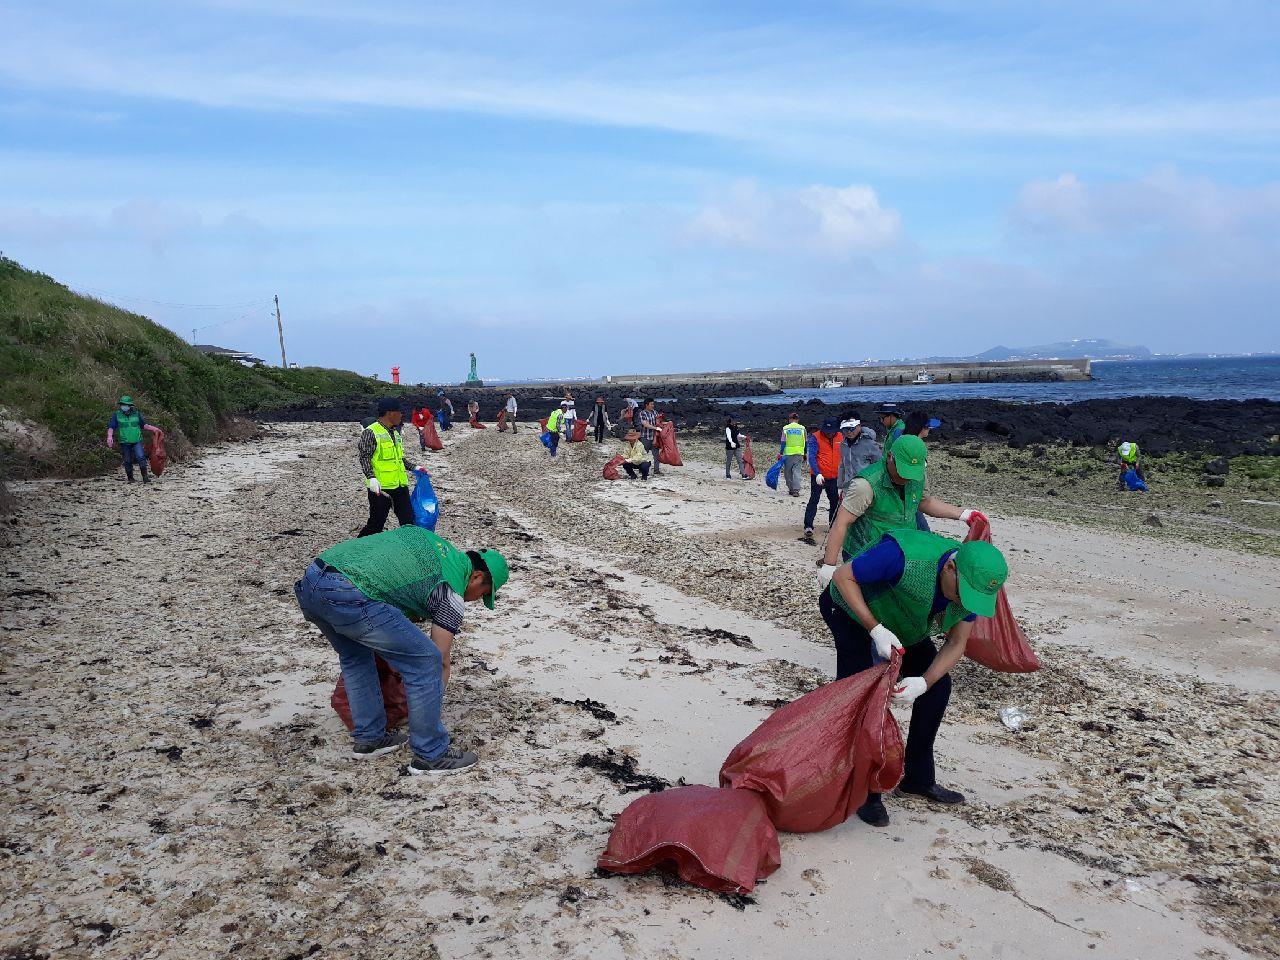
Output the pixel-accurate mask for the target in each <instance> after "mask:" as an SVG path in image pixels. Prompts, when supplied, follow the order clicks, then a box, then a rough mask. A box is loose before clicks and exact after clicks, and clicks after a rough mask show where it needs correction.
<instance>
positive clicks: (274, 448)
mask: <svg viewBox="0 0 1280 960" xmlns="http://www.w3.org/2000/svg"><path fill="white" fill-rule="evenodd" d="M357 430H358V427H357V426H355V425H353V424H349V423H342V424H337V423H328V424H326V423H315V424H305V425H281V426H275V427H272V428H270V429H269V430H268V431H267V432H266V434H265V435H264V436H263V437H262V438H261V439H259V440H256V441H250V442H245V443H236V444H228V445H224V446H221V447H215V448H210V449H208V450H206V451H204V452H203V455H202V456H201V458H200V459H199V460H198V461H197V462H196V463H191V464H185V465H178V466H175V467H174V468H172V470H171V471H170V472H169V473H167V474H166V475H165V476H164V477H163V478H161V479H160V481H159V482H158V483H157V484H155V485H154V486H153V487H152V488H150V489H142V488H141V487H139V486H134V487H127V486H126V485H124V484H123V483H121V482H119V481H118V480H117V479H115V478H99V479H93V480H78V481H42V482H38V483H26V484H18V485H17V489H16V490H15V493H16V494H17V495H18V498H19V513H18V524H17V525H16V526H14V527H9V528H8V535H9V536H10V537H12V538H14V539H13V540H12V541H11V542H10V543H9V544H7V545H6V547H5V550H4V554H5V560H4V574H5V578H4V580H3V583H4V587H5V590H6V596H5V599H4V612H3V621H2V623H0V626H2V627H3V660H2V661H0V666H2V673H0V696H3V698H4V699H3V701H0V702H3V703H4V710H3V724H4V730H3V732H4V739H3V743H4V746H3V753H4V772H5V776H6V780H7V784H8V789H7V790H6V791H5V793H4V794H3V797H2V798H0V811H2V812H3V824H4V825H3V827H2V828H0V830H2V832H3V833H2V837H3V838H2V839H0V858H3V860H2V862H3V865H4V869H3V871H0V893H2V894H3V903H2V905H0V929H2V931H3V932H2V933H0V950H8V951H10V952H11V954H12V955H14V956H19V955H24V954H23V953H22V951H26V954H25V955H31V956H38V955H40V954H42V953H43V954H47V955H49V956H56V957H138V956H148V957H189V956H205V955H213V956H222V955H229V956H235V957H276V958H279V957H307V956H323V957H328V956H333V957H346V956H354V957H402V956H403V957H431V956H439V957H445V958H455V957H470V956H477V957H483V956H499V957H500V956H530V957H542V956H550V955H557V956H565V957H703V956H705V957H723V956H725V955H726V954H732V955H738V956H749V957H776V956H778V955H780V954H784V953H797V954H800V955H805V956H812V957H833V958H835V957H841V958H847V957H849V956H855V955H876V956H882V957H890V958H897V957H903V958H905V957H916V956H924V955H928V956H937V957H956V958H959V957H985V956H1004V955H1008V956H1036V957H1046V958H1057V957H1062V958H1067V957H1072V958H1074V957H1080V956H1098V957H1121V956H1123V957H1136V958H1145V957H1151V958H1161V960H1164V958H1168V957H1171V956H1177V957H1183V956H1185V957H1204V958H1213V957H1240V956H1247V955H1251V954H1252V955H1261V956H1272V955H1276V953H1277V951H1278V950H1280V939H1277V937H1276V934H1275V931H1274V929H1273V925H1272V924H1271V922H1270V919H1271V918H1273V917H1274V915H1275V914H1276V908H1277V899H1276V883H1277V872H1278V871H1280V866H1277V861H1276V858H1275V852H1274V849H1273V848H1272V847H1269V846H1268V844H1271V843H1274V838H1275V836H1277V834H1278V833H1280V789H1278V787H1277V781H1276V769H1277V765H1276V760H1277V759H1278V758H1280V752H1278V750H1280V728H1278V726H1277V720H1276V716H1277V706H1280V700H1278V699H1277V696H1276V694H1277V691H1278V690H1280V656H1277V653H1276V647H1275V635H1274V633H1273V632H1272V617H1273V611H1274V610H1275V609H1277V607H1278V606H1280V588H1278V587H1277V583H1280V561H1277V560H1275V559H1273V558H1269V557H1262V556H1250V555H1241V554H1239V553H1236V552H1228V551H1223V550H1215V549H1213V548H1210V547H1203V546H1199V545H1195V546H1187V545H1185V544H1179V543H1177V542H1171V541H1169V540H1168V539H1159V540H1157V539H1154V538H1142V537H1129V538H1116V537H1114V536H1111V537H1109V536H1107V535H1106V534H1105V533H1103V532H1099V531H1096V530H1091V529H1085V528H1080V527H1076V526H1073V525H1070V524H1066V523H1052V522H1047V521H1040V520H1029V519H1019V518H1016V517H1012V516H1003V515H1002V514H1001V511H1000V510H999V508H998V505H994V504H985V503H984V504H975V505H976V506H980V507H981V508H982V509H984V511H986V512H988V514H989V515H990V516H991V517H992V520H993V524H994V529H995V535H996V538H997V541H998V542H999V543H1000V544H1001V545H1002V546H1005V547H1006V548H1007V549H1008V550H1009V555H1010V560H1011V567H1012V570H1013V577H1012V579H1011V582H1010V594H1011V597H1012V599H1013V602H1014V607H1015V610H1016V611H1017V612H1019V613H1020V614H1021V615H1023V617H1024V619H1025V620H1026V622H1027V625H1028V627H1029V629H1030V632H1031V634H1032V637H1033V641H1034V642H1035V643H1036V645H1037V649H1038V651H1039V652H1040V654H1041V657H1042V660H1043V661H1044V664H1045V666H1044V669H1043V670H1041V671H1040V672H1039V673H1037V674H1033V675H1027V676H1002V675H996V674H992V673H990V672H988V671H986V670H984V669H983V668H981V667H977V666H976V665H971V664H964V665H962V666H961V667H960V668H959V669H958V670H957V672H956V677H955V681H956V683H955V692H954V694H953V698H952V704H951V708H950V710H949V712H948V717H947V722H946V723H945V724H944V726H943V730H942V734H941V737H940V744H939V750H938V755H939V768H940V779H941V780H942V781H943V782H944V783H946V784H947V785H950V786H954V787H957V788H959V789H961V790H964V791H965V792H966V793H967V795H968V796H969V798H970V803H969V804H968V805H966V806H965V807H963V808H959V809H953V810H938V809H934V808H931V807H929V806H927V805H925V804H923V803H919V802H912V801H910V800H907V799H899V798H890V799H889V801H888V805H889V809H890V814H891V816H892V817H893V823H892V824H891V826H890V827H888V828H887V829H883V830H876V829H873V828H870V827H866V826H865V825H863V824H861V823H860V822H858V821H856V820H855V821H853V822H851V823H847V824H844V825H842V826H841V827H838V828H836V829H834V830H831V831H828V832H825V833H822V834H815V835H784V836H783V838H782V854H783V866H782V868H781V869H780V870H779V871H778V872H777V873H776V874H774V875H773V876H772V877H771V878H770V879H769V880H768V881H767V882H766V883H764V884H761V885H760V886H759V887H757V889H756V891H755V893H754V894H753V895H752V896H751V897H747V898H743V897H722V896H717V895H714V894H709V893H706V892H704V891H700V890H697V889H693V888H689V887H684V886H680V885H672V884H670V883H669V882H664V880H663V879H662V878H661V877H659V876H645V877H636V878H613V877H600V876H597V875H596V874H595V871H594V864H595V858H596V856H597V855H598V854H599V852H600V851H601V850H602V849H603V847H604V843H605V840H606V838H607V836H608V833H609V830H610V827H611V823H612V818H613V817H614V816H615V815H616V814H617V813H618V812H619V811H620V810H621V809H623V807H625V806H626V804H627V803H628V802H629V801H630V800H631V799H633V798H634V797H635V796H638V795H639V794H638V793H637V792H635V790H634V789H630V788H631V787H635V786H638V785H641V784H642V783H643V782H644V779H645V778H648V779H649V780H650V781H654V780H656V781H658V782H663V783H671V784H674V783H679V782H682V781H683V782H688V783H714V782H715V777H716V772H717V770H718V768H719V765H720V762H721V761H722V760H723V758H724V756H725V754H727V753H728V751H729V750H730V749H731V748H732V747H733V745H734V744H735V743H737V742H738V741H739V740H740V739H742V738H743V737H744V736H746V735H747V734H748V733H749V732H750V731H751V730H752V729H753V728H754V726H755V725H756V724H758V723H759V722H760V721H761V720H762V719H763V718H764V717H765V716H767V715H768V713H769V711H770V709H772V706H773V705H774V704H776V703H778V702H779V701H785V700H789V699H792V698H793V697H795V696H797V695H798V694H800V693H803V692H805V691H807V690H809V689H812V688H813V687H814V686H816V685H817V684H819V683H821V682H824V681H825V680H826V679H829V677H830V676H831V671H832V670H833V669H834V655H833V653H832V650H831V648H830V645H829V642H828V640H827V637H826V632H825V628H824V627H823V626H822V624H821V621H820V619H819V618H818V616H817V611H816V601H815V599H814V589H813V587H812V569H813V562H814V557H815V555H816V550H815V548H813V547H809V546H806V545H804V544H802V543H800V542H799V541H797V540H796V539H795V538H796V536H797V535H798V534H799V532H800V530H799V527H800V512H801V509H802V506H803V504H802V503H799V502H797V501H796V500H793V499H790V498H787V497H781V496H778V495H777V494H774V493H772V492H771V491H768V490H767V488H765V487H764V485H763V483H762V482H761V481H756V482H755V483H742V482H740V481H725V480H724V479H723V476H722V471H721V469H720V464H719V459H718V454H717V451H716V449H715V448H714V447H713V446H712V445H701V446H700V445H698V444H689V445H686V460H687V462H688V463H689V465H688V466H686V467H685V468H683V469H682V470H677V469H671V470H669V471H666V473H667V475H666V476H664V477H663V478H661V479H659V480H655V481H650V482H649V483H648V484H639V483H635V484H628V483H625V482H618V483H613V484H610V483H607V482H605V481H602V480H599V479H598V478H599V471H600V467H601V465H602V464H603V463H604V461H605V460H606V459H607V457H608V455H609V454H607V453H606V452H604V451H601V450H598V449H596V448H595V447H594V445H591V444H579V445H574V446H573V447H572V448H570V449H569V450H567V451H566V452H567V454H568V456H566V457H563V458H559V459H558V460H557V461H556V462H554V463H552V462H550V461H549V460H548V459H547V457H546V456H545V453H544V452H543V451H542V448H541V447H540V446H539V445H538V444H537V443H536V439H535V436H534V434H533V432H532V431H526V432H522V433H521V434H520V435H519V436H518V437H516V438H512V437H511V436H510V435H509V434H500V433H498V432H497V431H496V430H493V429H490V430H487V431H483V432H474V431H471V430H468V429H466V428H465V427H464V428H463V429H462V430H455V431H452V432H451V433H450V434H446V450H445V451H443V452H442V453H441V454H433V455H429V458H428V459H427V462H428V463H429V464H430V466H431V467H432V469H433V471H434V477H435V479H436V485H437V488H438V489H439V490H440V492H441V495H442V499H443V501H444V509H443V518H442V521H441V527H440V532H442V533H443V534H445V535H446V536H448V537H450V538H451V539H454V540H455V541H456V542H458V543H459V544H460V545H465V546H476V545H481V546H487V545H493V546H497V547H499V548H501V549H503V550H504V552H506V553H507V555H508V557H509V558H510V560H511V563H512V568H513V579H512V582H511V584H510V586H509V588H508V589H507V590H506V591H504V594H503V596H502V600H501V603H500V604H499V607H498V609H497V610H496V611H495V612H493V613H489V612H488V611H486V610H484V609H483V607H482V606H480V605H472V606H470V607H469V608H468V614H469V616H468V621H467V625H466V628H465V629H464V632H463V634H462V635H461V636H460V638H459V641H458V644H457V645H456V647H455V653H454V657H455V661H454V672H453V680H452V682H451V685H450V688H449V691H448V694H447V698H446V722H447V724H448V725H449V727H450V729H451V732H452V733H453V735H454V737H455V740H456V741H457V742H458V743H459V744H460V745H462V746H464V747H467V748H471V749H475V750H477V751H478V752H479V753H480V755H481V760H482V762H481V764H480V765H479V767H478V768H477V769H476V770H475V771H474V772H473V773H470V774H467V775H463V776H459V777H455V778H452V779H450V780H447V781H444V782H439V783H424V782H423V781H422V778H412V779H411V778H408V777H405V776H403V775H402V770H403V765H404V760H405V758H404V757H400V758H396V757H386V758H380V759H377V760H373V761H364V762H358V761H355V760H352V759H350V757H349V754H348V752H347V746H348V744H347V739H346V734H345V731H344V730H343V728H342V726H341V724H340V722H339V721H338V719H337V717H336V715H335V714H334V713H333V712H332V710H331V709H330V708H329V705H328V699H329V695H330V693H331V691H332V684H333V680H334V678H335V676H336V672H337V666H336V658H335V657H334V655H333V653H332V651H331V650H330V649H329V647H328V645H327V644H326V643H325V642H324V640H323V638H322V637H321V636H320V635H319V634H318V632H316V631H315V630H314V629H313V628H311V627H310V626H309V625H308V624H306V623H305V622H304V621H303V620H302V618H301V616H300V614H299V613H298V611H297V609H296V606H295V605H294V603H293V598H292V595H291V587H292V583H293V581H294V579H296V577H297V576H298V575H299V574H300V573H301V572H302V570H303V569H304V568H305V566H306V564H307V563H308V562H309V561H310V559H311V558H312V557H313V556H314V555H315V554H316V553H317V552H319V551H320V550H322V549H324V548H325V547H327V546H329V545H330V544H332V543H333V542H335V541H337V540H340V539H343V538H345V537H347V536H350V535H351V534H353V533H354V532H355V531H356V530H357V529H358V528H359V526H360V525H361V524H362V523H363V519H364V512H365V507H364V497H363V493H362V490H361V485H360V481H359V477H358V469H357V468H356V466H355V461H354V453H353V450H354V440H355V437H356V434H357ZM393 522H394V521H393ZM943 526H944V527H946V528H950V529H951V532H953V533H957V534H958V533H959V532H960V531H961V529H962V528H961V527H960V525H959V524H944V525H943ZM820 532H821V531H820ZM1014 704H1016V705H1019V706H1022V707H1023V708H1025V709H1026V710H1027V711H1028V712H1029V714H1030V715H1031V717H1032V722H1031V724H1030V726H1029V728H1028V729H1025V730H1023V731H1022V732H1020V733H1017V734H1014V733H1010V732H1009V731H1007V730H1005V729H1004V727H1003V726H1001V725H1000V723H999V721H998V718H997V713H998V711H999V709H1000V708H1001V707H1003V706H1008V705H1014ZM903 717H905V714H904V715H903ZM641 789H644V787H643V786H641Z"/></svg>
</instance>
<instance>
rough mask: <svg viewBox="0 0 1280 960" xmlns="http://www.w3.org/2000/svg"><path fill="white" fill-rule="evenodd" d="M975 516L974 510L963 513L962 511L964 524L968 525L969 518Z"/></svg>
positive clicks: (961, 516) (961, 517) (961, 515)
mask: <svg viewBox="0 0 1280 960" xmlns="http://www.w3.org/2000/svg"><path fill="white" fill-rule="evenodd" d="M973 514H974V511H972V510H961V511H960V519H961V520H962V521H963V522H965V523H968V522H969V518H970V517H972V516H973Z"/></svg>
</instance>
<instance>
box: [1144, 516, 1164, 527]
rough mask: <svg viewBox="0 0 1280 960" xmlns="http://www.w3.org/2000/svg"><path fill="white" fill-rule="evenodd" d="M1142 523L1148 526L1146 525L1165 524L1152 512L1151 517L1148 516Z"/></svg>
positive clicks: (1159, 525) (1161, 525)
mask: <svg viewBox="0 0 1280 960" xmlns="http://www.w3.org/2000/svg"><path fill="white" fill-rule="evenodd" d="M1142 524H1143V526H1146V527H1163V526H1164V522H1163V521H1162V520H1161V519H1160V518H1159V517H1157V516H1156V515H1155V514H1154V513H1153V514H1151V515H1150V516H1149V517H1147V519H1145V520H1143V521H1142Z"/></svg>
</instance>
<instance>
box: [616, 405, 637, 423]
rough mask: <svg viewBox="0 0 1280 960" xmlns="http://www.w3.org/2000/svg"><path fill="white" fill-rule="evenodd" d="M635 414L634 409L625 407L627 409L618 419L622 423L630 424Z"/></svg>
mask: <svg viewBox="0 0 1280 960" xmlns="http://www.w3.org/2000/svg"><path fill="white" fill-rule="evenodd" d="M635 414H636V411H635V408H633V407H627V409H625V410H623V411H622V416H620V417H619V418H618V419H619V420H621V421H622V422H623V423H631V422H632V421H633V420H634V418H635Z"/></svg>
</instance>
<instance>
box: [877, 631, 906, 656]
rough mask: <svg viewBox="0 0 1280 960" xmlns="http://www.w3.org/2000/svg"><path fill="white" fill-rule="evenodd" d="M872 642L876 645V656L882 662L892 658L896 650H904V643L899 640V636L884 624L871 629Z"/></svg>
mask: <svg viewBox="0 0 1280 960" xmlns="http://www.w3.org/2000/svg"><path fill="white" fill-rule="evenodd" d="M871 640H872V642H873V643H875V645H876V655H877V656H878V657H880V658H881V659H882V660H888V659H889V658H890V657H892V656H893V651H894V650H901V649H902V642H901V641H900V640H899V639H898V635H897V634H895V633H894V632H893V631H892V630H890V629H889V628H888V627H886V626H885V625H884V624H883V623H877V624H876V625H875V626H874V627H872V628H871Z"/></svg>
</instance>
